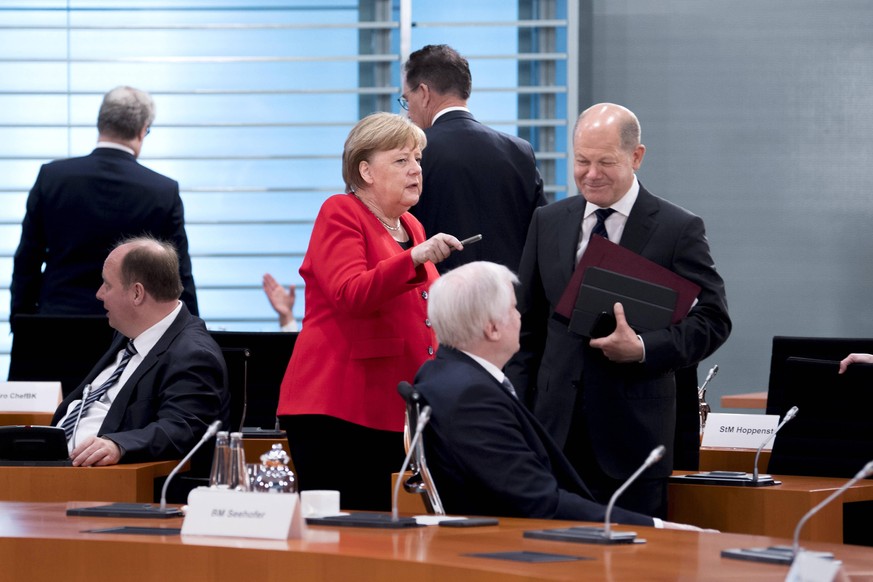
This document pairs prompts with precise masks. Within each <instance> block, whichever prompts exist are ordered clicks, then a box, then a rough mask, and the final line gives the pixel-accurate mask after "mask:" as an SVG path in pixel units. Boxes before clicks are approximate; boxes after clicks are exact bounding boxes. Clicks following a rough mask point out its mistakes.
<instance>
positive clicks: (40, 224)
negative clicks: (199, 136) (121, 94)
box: [10, 147, 198, 315]
mask: <svg viewBox="0 0 873 582" xmlns="http://www.w3.org/2000/svg"><path fill="white" fill-rule="evenodd" d="M146 233H148V234H151V235H153V236H155V237H157V238H159V239H163V240H168V241H171V242H172V243H173V244H174V245H175V246H176V250H177V251H178V252H179V273H180V275H181V276H182V285H183V287H184V291H183V293H182V301H184V303H185V305H187V306H188V309H189V310H190V311H191V313H193V314H195V315H196V314H197V313H198V311H197V296H196V292H195V289H194V278H193V276H192V275H191V258H190V257H189V256H188V237H187V236H186V234H185V216H184V210H183V208H182V199H181V198H180V197H179V184H178V183H177V182H175V181H174V180H171V179H169V178H167V177H165V176H162V175H161V174H158V173H157V172H154V171H152V170H150V169H148V168H146V167H144V166H141V165H140V164H139V163H137V161H136V158H134V156H133V155H131V154H129V153H127V152H123V151H121V150H116V149H112V148H102V147H101V148H97V149H95V150H94V151H93V152H91V154H90V155H87V156H84V157H81V158H71V159H68V160H59V161H55V162H51V163H49V164H45V165H44V166H43V167H42V168H41V169H40V171H39V176H37V178H36V183H35V184H34V185H33V188H32V189H31V191H30V195H29V196H28V198H27V213H26V214H25V216H24V221H23V222H22V225H21V242H20V243H19V245H18V250H17V251H16V252H15V262H14V269H13V273H12V287H11V291H12V306H11V312H10V315H15V314H16V313H44V314H56V315H63V314H70V315H88V314H97V315H103V314H104V313H105V311H104V310H103V305H102V303H101V302H100V301H98V300H97V298H96V297H95V294H96V293H97V289H98V288H99V287H100V285H101V282H102V279H101V271H102V269H103V261H104V260H105V259H106V257H107V255H108V254H109V252H110V251H111V250H112V247H113V246H114V245H115V243H117V242H118V241H119V240H121V239H122V238H124V237H127V236H138V235H142V234H146ZM43 263H45V271H44V272H42V265H43Z"/></svg>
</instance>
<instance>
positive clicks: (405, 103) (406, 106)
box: [397, 83, 424, 111]
mask: <svg viewBox="0 0 873 582" xmlns="http://www.w3.org/2000/svg"><path fill="white" fill-rule="evenodd" d="M423 84H424V83H419V84H418V86H417V87H416V88H415V89H410V90H409V92H410V93H415V92H416V91H418V90H419V88H421V86H422V85H423ZM397 102H398V103H400V107H402V108H403V109H404V110H406V111H409V101H407V100H406V93H404V94H403V95H401V96H400V97H398V98H397Z"/></svg>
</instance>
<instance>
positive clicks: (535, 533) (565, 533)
mask: <svg viewBox="0 0 873 582" xmlns="http://www.w3.org/2000/svg"><path fill="white" fill-rule="evenodd" d="M665 452H666V449H665V448H664V445H658V446H657V447H655V448H654V449H653V450H652V452H651V453H649V456H648V457H647V458H646V460H645V461H644V462H643V464H642V465H641V466H640V467H639V468H638V469H637V470H636V471H635V472H634V474H633V475H631V476H630V477H629V478H628V480H627V481H625V482H624V483H622V485H621V487H619V488H618V489H617V490H616V491H615V493H613V494H612V497H610V498H609V503H608V504H607V506H606V512H605V513H604V517H603V527H596V526H587V525H586V526H577V527H568V528H560V529H543V530H531V531H526V532H524V537H526V538H534V539H541V540H552V541H557V542H579V543H583V544H634V543H637V544H642V543H645V541H646V540H642V539H637V533H636V532H633V531H627V532H614V531H612V528H611V523H610V521H611V520H610V517H611V515H612V509H613V507H615V502H616V500H617V499H618V498H619V497H620V496H621V494H622V493H624V492H625V490H626V489H627V488H628V487H629V486H630V485H631V483H633V482H634V481H636V479H637V477H639V476H640V475H641V474H642V472H643V471H645V470H646V469H648V468H649V467H651V466H652V465H654V464H655V463H657V462H658V461H660V460H661V458H663V456H664V453H665Z"/></svg>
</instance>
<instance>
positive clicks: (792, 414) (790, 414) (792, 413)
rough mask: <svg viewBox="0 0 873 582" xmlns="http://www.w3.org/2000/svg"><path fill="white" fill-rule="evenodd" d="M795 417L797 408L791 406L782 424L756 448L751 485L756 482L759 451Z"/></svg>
mask: <svg viewBox="0 0 873 582" xmlns="http://www.w3.org/2000/svg"><path fill="white" fill-rule="evenodd" d="M795 416H797V407H796V406H792V407H791V408H790V409H789V410H788V412H786V413H785V418H783V419H782V422H780V423H779V426H777V427H776V430H774V431H773V432H771V433H770V435H769V436H768V437H767V438H766V439H765V440H764V442H763V443H761V446H759V447H758V452H757V453H755V468H754V469H753V471H752V483H757V482H758V457H760V456H761V451H762V450H764V447H765V446H767V443H769V442H770V441H771V440H772V439H773V438H774V437H775V436H776V433H777V432H779V430H780V429H781V428H782V427H783V426H785V423H786V422H788V421H789V420H791V419H792V418H794V417H795Z"/></svg>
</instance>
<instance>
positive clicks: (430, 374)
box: [415, 261, 696, 529]
mask: <svg viewBox="0 0 873 582" xmlns="http://www.w3.org/2000/svg"><path fill="white" fill-rule="evenodd" d="M515 283H518V279H517V278H516V276H515V275H514V274H512V272H511V271H510V270H509V269H507V268H506V267H504V266H503V265H497V264H495V263H490V262H485V261H477V262H473V263H468V264H466V265H463V266H461V267H458V268H457V269H454V270H452V271H450V272H449V273H447V274H446V275H444V276H442V277H441V278H440V279H438V280H437V281H436V283H434V284H433V285H432V286H431V289H430V299H429V301H428V317H429V318H430V320H431V322H432V323H433V326H434V329H435V330H436V333H437V337H438V338H439V350H438V351H437V357H436V359H435V360H431V361H428V362H425V363H424V365H422V367H421V369H420V370H419V372H418V374H417V375H416V377H415V387H416V389H417V390H418V392H419V393H420V394H421V396H422V397H423V398H424V400H425V401H426V403H427V404H428V405H429V406H430V407H431V409H432V412H431V420H430V423H429V424H428V426H427V428H426V429H425V433H424V437H423V440H424V446H425V455H426V457H427V460H428V466H429V467H430V469H431V471H432V473H433V478H434V482H435V485H436V488H437V491H438V492H439V494H440V498H441V499H442V501H443V503H444V505H445V507H446V510H447V511H449V512H450V513H455V514H474V515H498V516H515V517H531V518H548V519H570V520H583V521H603V519H604V515H605V510H606V508H605V507H604V505H601V504H600V503H597V502H596V501H595V500H594V498H593V496H592V495H591V492H590V491H589V490H588V487H587V486H586V484H585V483H584V482H583V480H582V478H580V476H579V474H577V473H576V471H574V470H573V467H572V466H571V465H570V462H569V461H568V460H567V459H566V457H564V455H563V454H562V453H561V450H560V448H559V447H558V446H557V445H556V444H555V442H554V441H553V440H552V439H551V437H549V435H548V433H547V432H546V431H545V429H544V428H543V427H542V425H541V424H540V423H539V422H538V421H537V419H536V418H535V417H534V416H533V414H532V413H531V412H530V411H529V410H528V409H527V408H526V407H525V406H524V404H522V403H521V402H520V401H519V400H518V397H517V395H516V394H515V392H514V389H513V387H512V385H511V384H509V383H508V382H507V381H506V380H505V376H504V374H503V372H501V368H502V367H503V365H504V364H506V362H507V361H508V360H509V358H510V357H512V355H513V354H514V353H515V352H516V350H518V347H519V340H518V336H519V329H520V327H521V316H520V315H519V313H518V310H517V309H516V298H515V291H514V289H513V284H515ZM641 463H642V459H641V460H640V463H639V464H641ZM619 503H620V501H619ZM612 520H613V521H618V522H620V523H626V524H636V525H648V526H651V525H656V526H657V527H662V526H667V527H675V528H679V529H696V528H694V527H693V526H685V525H679V524H672V523H664V522H661V520H659V519H653V518H651V517H648V516H646V515H642V514H640V513H636V512H632V511H626V510H624V509H621V508H619V507H616V508H615V509H614V511H613V515H612Z"/></svg>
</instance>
